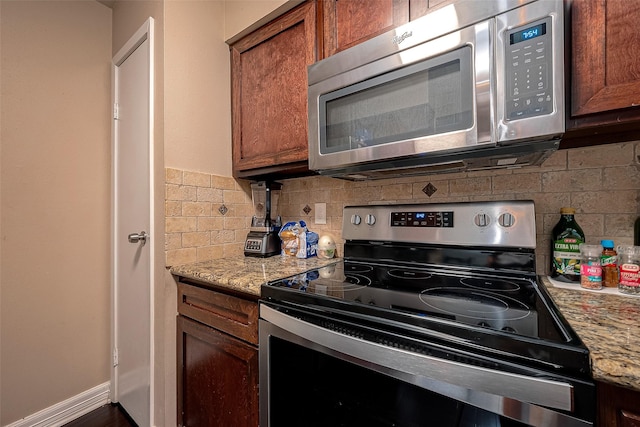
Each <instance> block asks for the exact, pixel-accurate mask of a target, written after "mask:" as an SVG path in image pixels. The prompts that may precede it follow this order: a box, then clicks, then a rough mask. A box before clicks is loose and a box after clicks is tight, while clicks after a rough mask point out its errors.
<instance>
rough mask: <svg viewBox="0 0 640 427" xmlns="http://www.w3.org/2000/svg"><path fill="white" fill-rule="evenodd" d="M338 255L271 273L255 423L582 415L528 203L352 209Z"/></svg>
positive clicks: (584, 368)
mask: <svg viewBox="0 0 640 427" xmlns="http://www.w3.org/2000/svg"><path fill="white" fill-rule="evenodd" d="M343 238H344V239H345V241H346V243H345V246H344V259H343V261H341V262H338V263H336V264H333V265H329V266H326V267H323V268H320V269H317V270H312V271H308V272H306V273H303V274H300V275H296V276H293V277H289V278H286V279H283V280H279V281H276V282H273V283H268V284H266V285H263V287H262V291H261V292H262V300H261V302H260V405H261V409H260V411H261V423H260V424H261V426H271V427H281V426H300V425H305V426H367V427H371V426H438V427H446V426H452V427H453V426H455V427H463V426H492V427H493V426H544V427H550V426H591V425H593V424H594V420H595V386H594V382H593V380H592V378H591V375H590V363H589V353H588V350H587V349H586V347H585V346H584V345H583V343H582V342H581V341H580V339H579V337H578V336H577V335H576V334H575V333H574V332H573V331H572V329H571V327H570V326H569V324H568V323H567V322H566V320H565V319H564V318H563V317H562V315H561V313H560V312H559V311H558V309H557V307H556V306H555V304H554V303H553V301H552V299H551V298H550V296H549V295H548V293H547V292H546V290H545V289H544V287H542V286H541V285H540V284H539V283H538V280H537V276H536V273H535V246H536V227H535V210H534V204H533V202H532V201H507V202H505V201H501V202H469V203H448V204H420V205H375V206H349V207H346V208H345V209H344V222H343Z"/></svg>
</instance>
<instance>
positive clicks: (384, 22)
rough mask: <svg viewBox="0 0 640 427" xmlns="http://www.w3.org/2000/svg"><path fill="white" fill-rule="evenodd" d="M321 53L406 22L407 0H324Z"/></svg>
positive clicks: (337, 49) (407, 18)
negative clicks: (322, 46) (322, 48)
mask: <svg viewBox="0 0 640 427" xmlns="http://www.w3.org/2000/svg"><path fill="white" fill-rule="evenodd" d="M320 4H321V5H322V19H323V33H324V55H323V56H324V57H325V58H326V57H328V56H331V55H333V54H336V53H338V52H340V51H343V50H345V49H348V48H350V47H352V46H355V45H357V44H359V43H362V42H363V41H366V40H368V39H370V38H372V37H375V36H377V35H379V34H382V33H384V32H387V31H390V30H392V29H393V28H395V27H397V26H398V25H402V24H406V23H407V22H409V0H323V1H321V2H320Z"/></svg>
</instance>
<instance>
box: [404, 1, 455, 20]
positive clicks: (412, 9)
mask: <svg viewBox="0 0 640 427" xmlns="http://www.w3.org/2000/svg"><path fill="white" fill-rule="evenodd" d="M452 2H453V0H409V19H411V20H412V21H413V20H414V19H417V18H420V17H421V16H424V15H426V14H427V13H428V12H429V11H430V10H431V9H435V8H437V7H441V6H444V5H446V4H448V3H452Z"/></svg>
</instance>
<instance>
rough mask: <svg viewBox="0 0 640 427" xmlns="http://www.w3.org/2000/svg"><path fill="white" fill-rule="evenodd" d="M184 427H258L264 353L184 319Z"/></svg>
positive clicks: (180, 388) (180, 326)
mask: <svg viewBox="0 0 640 427" xmlns="http://www.w3.org/2000/svg"><path fill="white" fill-rule="evenodd" d="M177 329H178V337H177V338H178V425H179V426H193V427H195V426H225V427H256V426H257V425H258V350H257V348H255V347H253V346H251V345H249V344H247V343H245V342H243V341H240V340H237V339H235V338H233V337H230V336H229V335H226V334H224V333H222V332H219V331H217V330H216V329H213V328H210V327H208V326H205V325H203V324H201V323H198V322H195V321H193V320H190V319H188V318H186V317H184V316H178V324H177Z"/></svg>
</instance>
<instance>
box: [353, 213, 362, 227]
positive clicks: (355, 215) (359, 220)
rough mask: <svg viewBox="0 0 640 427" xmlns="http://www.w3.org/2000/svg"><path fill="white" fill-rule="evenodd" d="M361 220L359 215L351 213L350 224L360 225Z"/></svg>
mask: <svg viewBox="0 0 640 427" xmlns="http://www.w3.org/2000/svg"><path fill="white" fill-rule="evenodd" d="M361 222H362V218H361V217H360V215H358V214H353V215H351V224H353V225H360V223H361Z"/></svg>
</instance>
